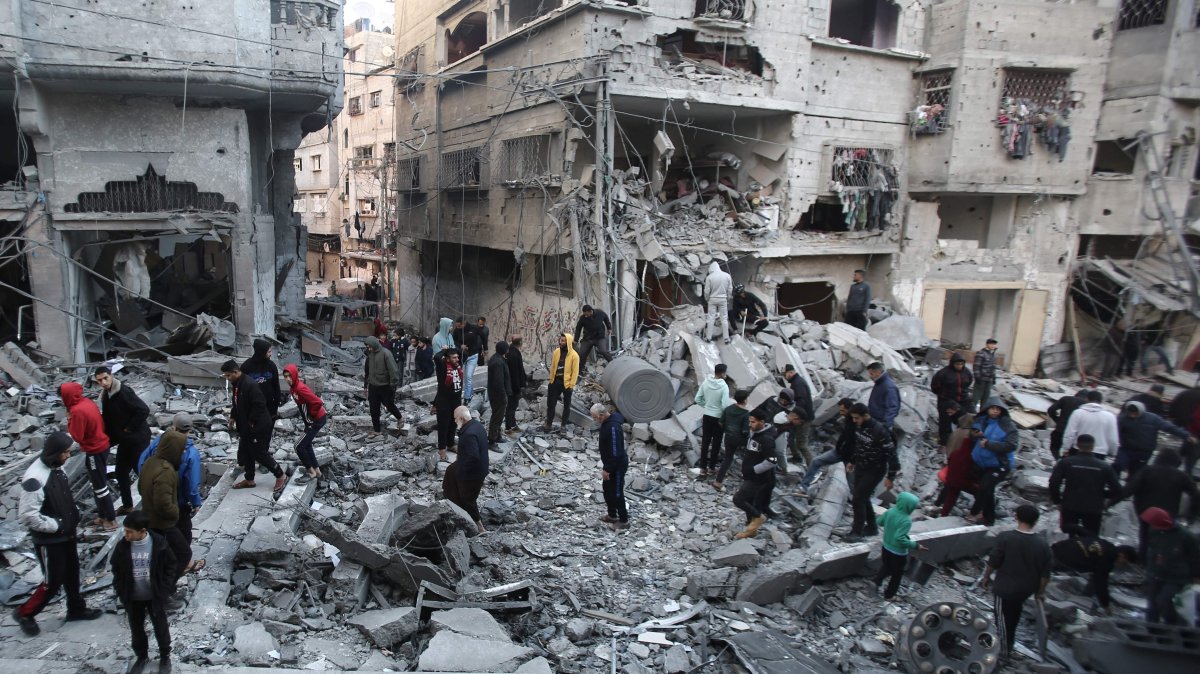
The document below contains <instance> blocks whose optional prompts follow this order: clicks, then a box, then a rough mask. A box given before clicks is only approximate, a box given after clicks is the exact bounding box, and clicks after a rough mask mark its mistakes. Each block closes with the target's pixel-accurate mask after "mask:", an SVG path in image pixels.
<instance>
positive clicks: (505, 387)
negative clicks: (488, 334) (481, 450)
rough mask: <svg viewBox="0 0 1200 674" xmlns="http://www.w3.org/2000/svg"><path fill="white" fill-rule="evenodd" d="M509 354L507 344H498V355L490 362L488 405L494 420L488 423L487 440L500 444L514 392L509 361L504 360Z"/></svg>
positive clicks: (493, 355) (493, 356) (494, 355)
mask: <svg viewBox="0 0 1200 674" xmlns="http://www.w3.org/2000/svg"><path fill="white" fill-rule="evenodd" d="M507 353H508V344H507V343H506V342H496V353H493V354H492V357H491V359H489V360H488V370H487V372H488V380H487V391H488V403H490V404H491V406H492V418H491V421H489V422H488V433H487V438H488V441H489V442H492V443H497V442H500V439H501V438H500V435H501V433H500V428H501V426H503V425H504V415H505V413H506V412H507V410H508V395H509V393H510V392H511V391H512V380H511V379H510V378H509V373H508V361H507V360H505V359H504V356H505V354H507Z"/></svg>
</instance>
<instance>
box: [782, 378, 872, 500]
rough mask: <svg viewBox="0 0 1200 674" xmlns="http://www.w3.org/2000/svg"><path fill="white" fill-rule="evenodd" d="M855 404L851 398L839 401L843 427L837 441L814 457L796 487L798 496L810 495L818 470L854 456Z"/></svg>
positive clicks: (839, 414) (839, 412)
mask: <svg viewBox="0 0 1200 674" xmlns="http://www.w3.org/2000/svg"><path fill="white" fill-rule="evenodd" d="M853 406H854V401H853V400H852V399H850V398H842V399H841V400H839V401H838V416H839V417H840V418H841V429H840V431H839V433H838V439H837V442H836V443H834V445H833V447H831V448H830V449H829V450H828V451H826V452H823V453H821V454H819V455H817V456H816V457H815V458H813V461H812V464H811V465H810V466H808V470H806V471H805V472H804V477H803V478H801V480H800V484H799V485H798V487H797V488H796V495H797V496H805V497H807V496H808V488H809V487H811V486H812V483H813V480H814V479H815V478H816V477H817V472H818V471H820V470H821V469H823V468H825V467H826V466H832V465H834V464H837V463H841V462H844V461H846V460H848V459H850V458H851V457H852V456H853V451H854V430H855V429H856V428H857V426H855V425H854V422H852V421H850V408H851V407H853Z"/></svg>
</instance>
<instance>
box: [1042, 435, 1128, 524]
mask: <svg viewBox="0 0 1200 674" xmlns="http://www.w3.org/2000/svg"><path fill="white" fill-rule="evenodd" d="M1094 444H1095V441H1094V440H1092V436H1090V435H1081V436H1079V440H1078V441H1077V442H1076V443H1075V446H1076V449H1078V452H1076V453H1075V454H1073V455H1071V456H1068V457H1065V458H1063V459H1061V460H1060V461H1059V462H1058V463H1056V464H1055V465H1054V471H1053V472H1052V473H1050V501H1051V502H1052V503H1054V504H1055V505H1058V506H1059V507H1060V511H1059V527H1060V528H1061V529H1062V531H1063V533H1069V532H1070V530H1071V529H1073V528H1075V527H1076V526H1081V527H1083V528H1084V529H1085V530H1087V531H1088V532H1089V533H1091V534H1092V535H1093V536H1099V535H1100V523H1101V520H1102V519H1103V518H1104V509H1105V508H1107V507H1108V506H1109V505H1111V504H1113V503H1116V502H1117V501H1119V500H1120V496H1121V481H1120V480H1118V479H1117V473H1116V471H1114V470H1113V467H1112V466H1111V465H1110V464H1109V463H1108V462H1107V461H1105V460H1104V459H1101V458H1099V457H1096V456H1093V455H1092V447H1093V445H1094Z"/></svg>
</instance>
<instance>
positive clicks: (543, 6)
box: [508, 0, 562, 30]
mask: <svg viewBox="0 0 1200 674" xmlns="http://www.w3.org/2000/svg"><path fill="white" fill-rule="evenodd" d="M559 7H562V0H510V2H509V3H508V29H509V30H516V29H517V28H520V27H521V26H523V25H525V24H526V23H529V22H530V21H533V20H534V19H536V18H538V17H541V16H545V15H547V14H549V13H550V12H553V11H554V10H556V9H558V8H559Z"/></svg>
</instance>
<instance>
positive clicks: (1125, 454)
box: [1114, 402, 1196, 480]
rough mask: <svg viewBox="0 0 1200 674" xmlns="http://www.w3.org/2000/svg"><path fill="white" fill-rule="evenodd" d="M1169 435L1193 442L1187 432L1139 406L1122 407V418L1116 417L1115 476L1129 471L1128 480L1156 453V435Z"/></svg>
mask: <svg viewBox="0 0 1200 674" xmlns="http://www.w3.org/2000/svg"><path fill="white" fill-rule="evenodd" d="M1159 433H1169V434H1171V435H1174V436H1175V437H1177V438H1182V439H1183V440H1184V441H1186V442H1196V438H1194V437H1192V436H1191V435H1190V434H1188V432H1187V430H1186V429H1183V428H1180V427H1178V426H1176V425H1175V424H1173V423H1171V422H1169V421H1167V420H1166V419H1163V418H1162V417H1160V416H1158V415H1157V414H1154V413H1153V412H1148V411H1146V406H1145V404H1143V403H1139V402H1130V403H1125V408H1124V409H1123V410H1122V411H1121V416H1119V417H1117V437H1118V438H1120V441H1121V448H1120V449H1119V450H1117V461H1116V464H1115V466H1114V467H1115V468H1116V469H1117V475H1120V474H1121V472H1122V471H1129V478H1128V479H1130V480H1132V479H1133V477H1134V476H1135V475H1137V473H1138V471H1139V470H1141V469H1142V466H1145V465H1146V463H1147V462H1149V461H1150V457H1151V456H1153V455H1154V451H1155V450H1156V449H1158V434H1159Z"/></svg>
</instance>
